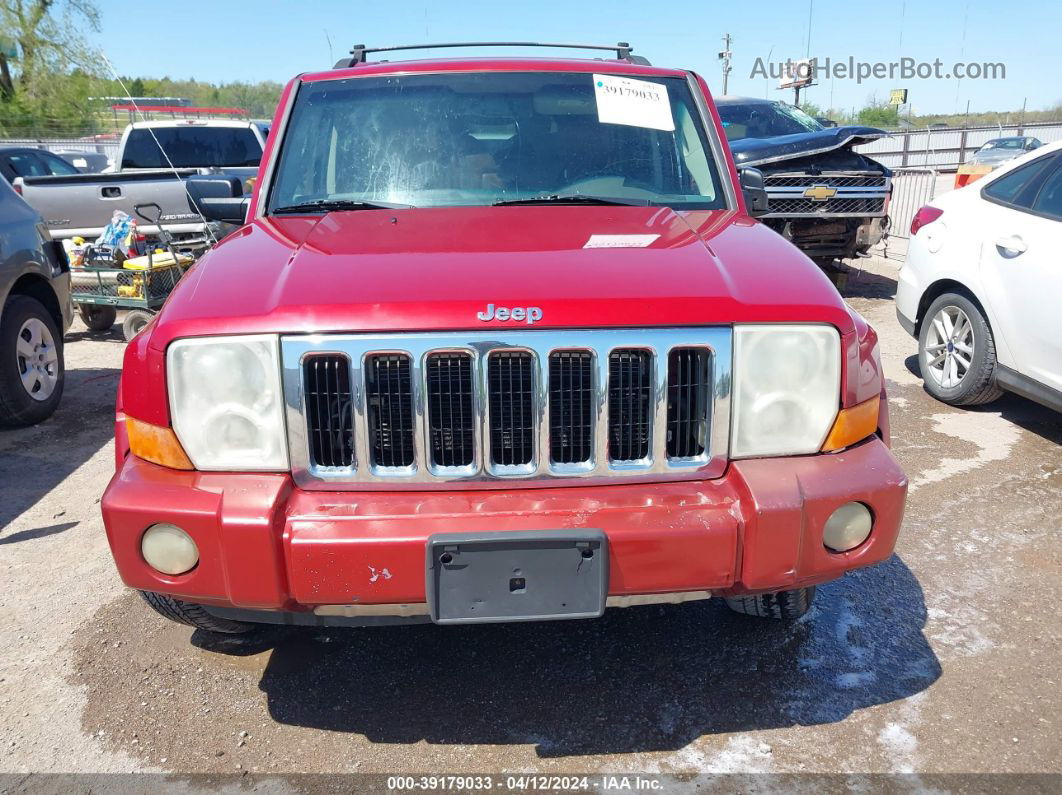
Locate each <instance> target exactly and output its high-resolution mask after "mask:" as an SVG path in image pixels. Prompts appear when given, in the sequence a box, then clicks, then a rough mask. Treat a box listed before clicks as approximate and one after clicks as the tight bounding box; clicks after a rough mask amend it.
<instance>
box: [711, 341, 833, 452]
mask: <svg viewBox="0 0 1062 795" xmlns="http://www.w3.org/2000/svg"><path fill="white" fill-rule="evenodd" d="M733 391H734V395H733V422H732V428H731V441H730V456H731V458H749V457H752V456H771V455H797V454H800V453H816V452H818V451H819V449H820V448H821V447H822V443H823V441H824V440H825V438H826V434H827V433H829V431H830V427H831V426H832V425H833V421H834V419H835V418H836V417H837V409H838V405H839V404H840V395H841V338H840V335H839V334H838V333H837V330H836V329H835V328H833V327H832V326H782V325H778V326H743V325H738V326H735V327H734V390H733Z"/></svg>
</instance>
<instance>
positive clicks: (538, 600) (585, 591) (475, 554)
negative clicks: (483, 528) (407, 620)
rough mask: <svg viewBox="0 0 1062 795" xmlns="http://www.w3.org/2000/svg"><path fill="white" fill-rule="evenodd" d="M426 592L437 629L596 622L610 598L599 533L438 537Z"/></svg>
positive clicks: (604, 543) (604, 542)
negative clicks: (579, 620)
mask: <svg viewBox="0 0 1062 795" xmlns="http://www.w3.org/2000/svg"><path fill="white" fill-rule="evenodd" d="M426 573H427V578H426V583H425V585H426V591H427V598H428V608H429V611H430V614H431V619H432V621H434V622H435V623H436V624H479V623H490V622H497V621H549V620H556V619H566V618H597V617H599V616H600V615H601V614H602V613H604V611H605V599H606V596H607V594H608V537H607V536H606V535H605V534H604V533H603V532H602V531H601V530H577V531H575V530H536V531H528V532H521V533H436V534H434V535H432V536H430V537H429V538H428V544H427V572H426Z"/></svg>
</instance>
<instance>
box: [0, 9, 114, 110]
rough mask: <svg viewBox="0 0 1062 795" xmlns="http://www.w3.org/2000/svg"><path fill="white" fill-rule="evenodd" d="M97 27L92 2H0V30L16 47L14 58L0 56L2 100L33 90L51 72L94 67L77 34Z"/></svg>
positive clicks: (1, 54)
mask: <svg viewBox="0 0 1062 795" xmlns="http://www.w3.org/2000/svg"><path fill="white" fill-rule="evenodd" d="M85 26H87V27H88V28H90V29H91V30H94V31H98V30H99V29H100V15H99V11H98V10H97V9H96V6H95V4H94V3H93V2H92V0H60V2H59V3H58V4H57V3H56V0H0V29H2V30H3V31H4V32H5V36H6V37H7V38H9V39H10V40H11V41H12V43H13V44H14V45H15V51H16V52H17V56H16V57H14V58H12V57H11V56H10V54H9V53H6V52H0V101H5V102H10V101H13V100H14V99H15V94H16V92H17V91H19V90H22V91H32V90H33V89H34V88H35V87H36V82H37V81H38V80H40V79H46V77H45V73H46V72H50V71H67V70H69V69H70V68H72V67H80V68H81V69H83V70H85V71H92V70H93V69H94V64H93V59H92V58H91V57H90V56H91V54H92V51H91V49H90V48H88V47H87V46H86V45H85V42H84V40H83V39H82V38H81V37H80V36H79V35H78V34H77V31H78V30H80V29H82V28H83V27H85Z"/></svg>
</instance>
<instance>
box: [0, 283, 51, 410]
mask: <svg viewBox="0 0 1062 795" xmlns="http://www.w3.org/2000/svg"><path fill="white" fill-rule="evenodd" d="M63 380H64V374H63V337H62V335H61V334H60V333H59V329H58V327H57V326H56V325H55V319H54V318H53V317H52V316H51V315H50V314H49V313H48V310H47V309H45V308H44V305H43V304H42V303H41V302H40V301H38V300H36V299H34V298H30V297H29V296H26V295H13V296H11V297H10V298H8V299H7V303H6V304H5V305H4V308H3V313H2V314H0V425H7V426H16V425H34V424H36V423H38V422H41V421H42V420H45V419H47V418H48V417H50V416H51V415H52V412H54V411H55V408H56V406H58V405H59V399H60V398H61V397H62V396H63Z"/></svg>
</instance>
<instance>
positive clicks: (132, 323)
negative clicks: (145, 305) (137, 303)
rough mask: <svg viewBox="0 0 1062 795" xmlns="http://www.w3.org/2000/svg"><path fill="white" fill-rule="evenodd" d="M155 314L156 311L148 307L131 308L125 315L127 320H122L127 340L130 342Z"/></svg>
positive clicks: (123, 331)
mask: <svg viewBox="0 0 1062 795" xmlns="http://www.w3.org/2000/svg"><path fill="white" fill-rule="evenodd" d="M154 316H155V313H154V312H149V311H148V310H146V309H130V310H129V311H128V312H127V313H126V315H125V320H123V321H122V334H124V335H125V341H126V342H129V341H130V340H132V339H133V337H135V336H136V335H137V334H139V333H140V330H141V329H142V328H144V326H146V325H147V324H148V322H149V321H150V320H151V318H153V317H154Z"/></svg>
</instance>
